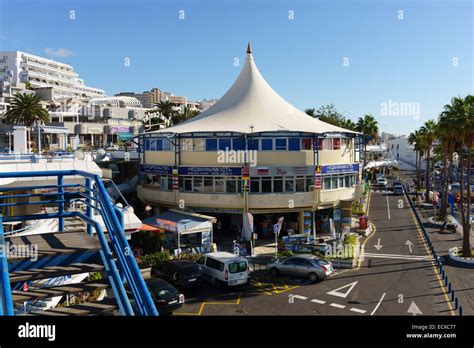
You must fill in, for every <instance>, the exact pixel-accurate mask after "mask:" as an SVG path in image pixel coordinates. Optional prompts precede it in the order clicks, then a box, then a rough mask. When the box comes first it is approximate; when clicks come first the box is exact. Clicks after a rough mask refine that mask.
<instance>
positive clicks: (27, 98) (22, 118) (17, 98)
mask: <svg viewBox="0 0 474 348" xmlns="http://www.w3.org/2000/svg"><path fill="white" fill-rule="evenodd" d="M5 122H6V123H9V124H15V125H24V126H26V127H27V128H28V130H27V132H28V142H30V134H31V127H33V125H35V124H37V125H39V124H41V123H45V124H46V123H49V122H50V119H49V114H48V111H47V110H46V109H44V108H43V107H42V105H41V99H40V98H39V97H38V96H36V95H33V94H28V93H17V94H15V95H14V96H13V97H12V98H11V99H10V110H8V111H7V112H6V113H5ZM39 143H40V142H39V139H38V144H39ZM40 151H41V149H40V148H39V146H38V153H40Z"/></svg>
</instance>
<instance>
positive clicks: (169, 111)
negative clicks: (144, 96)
mask: <svg viewBox="0 0 474 348" xmlns="http://www.w3.org/2000/svg"><path fill="white" fill-rule="evenodd" d="M156 108H157V109H158V112H159V113H160V114H161V116H163V117H164V118H166V119H167V120H169V121H171V118H172V117H173V116H174V115H175V114H176V111H175V110H174V104H173V103H172V102H171V101H169V100H164V101H160V102H159V103H158V104H156Z"/></svg>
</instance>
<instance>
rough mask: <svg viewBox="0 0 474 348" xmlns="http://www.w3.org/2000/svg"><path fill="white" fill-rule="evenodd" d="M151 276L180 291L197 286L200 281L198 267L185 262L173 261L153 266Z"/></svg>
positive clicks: (192, 263)
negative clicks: (168, 283)
mask: <svg viewBox="0 0 474 348" xmlns="http://www.w3.org/2000/svg"><path fill="white" fill-rule="evenodd" d="M151 276H152V277H153V278H161V279H164V280H166V281H168V282H170V283H171V284H173V285H174V286H176V287H177V288H180V289H185V288H190V287H195V286H198V285H200V284H201V280H202V273H201V269H200V268H199V265H197V264H196V263H195V262H191V261H185V260H173V261H168V262H165V263H163V264H161V265H154V266H152V268H151Z"/></svg>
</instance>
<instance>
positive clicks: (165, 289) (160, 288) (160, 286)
mask: <svg viewBox="0 0 474 348" xmlns="http://www.w3.org/2000/svg"><path fill="white" fill-rule="evenodd" d="M148 288H149V289H150V291H151V292H153V294H154V295H155V296H156V297H158V298H163V297H167V296H169V295H173V294H176V293H177V292H178V290H176V289H175V288H174V287H173V286H172V285H170V284H168V283H162V282H160V283H150V284H148Z"/></svg>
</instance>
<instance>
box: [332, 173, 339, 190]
mask: <svg viewBox="0 0 474 348" xmlns="http://www.w3.org/2000/svg"><path fill="white" fill-rule="evenodd" d="M337 183H338V180H337V176H333V177H331V189H332V190H334V189H337V188H338V186H337Z"/></svg>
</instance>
